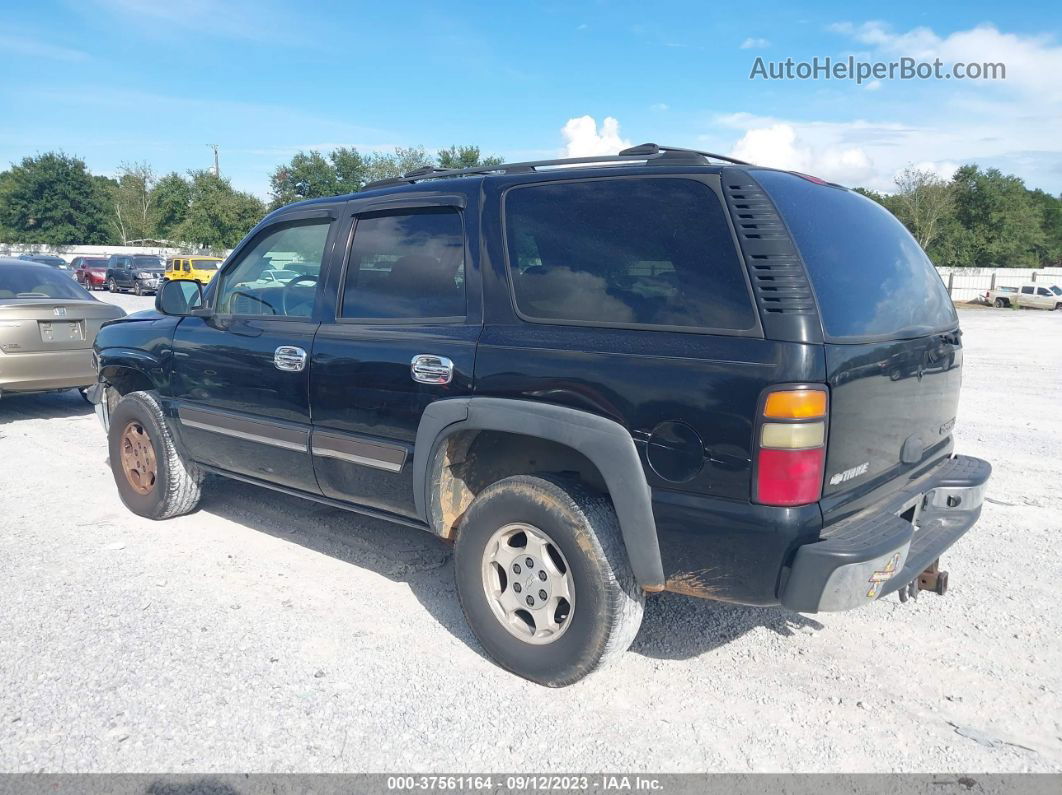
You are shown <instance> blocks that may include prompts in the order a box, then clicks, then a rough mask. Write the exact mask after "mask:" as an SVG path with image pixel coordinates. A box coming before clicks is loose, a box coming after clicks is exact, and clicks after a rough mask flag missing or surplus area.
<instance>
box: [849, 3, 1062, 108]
mask: <svg viewBox="0 0 1062 795" xmlns="http://www.w3.org/2000/svg"><path fill="white" fill-rule="evenodd" d="M829 30H830V31H832V32H834V33H839V34H841V35H842V36H846V37H848V38H851V39H854V40H855V41H857V42H859V43H860V44H864V45H867V46H869V47H870V48H872V50H873V52H874V54H875V55H878V56H887V57H890V58H900V57H904V56H908V57H911V58H915V59H918V60H920V61H933V60H934V59H935V58H939V59H940V60H941V61H942V62H943V63H944V64H947V65H951V64H955V63H964V64H975V63H976V64H983V63H1002V64H1004V65H1005V66H1006V80H999V81H996V80H963V81H961V82H962V85H964V86H971V87H974V86H996V87H999V88H1003V89H1004V90H1007V89H1013V90H1017V91H1020V92H1023V93H1026V94H1036V95H1038V96H1040V97H1041V98H1049V99H1054V100H1059V99H1062V85H1060V84H1059V80H1058V75H1059V74H1062V46H1059V45H1058V44H1056V43H1055V42H1054V41H1053V40H1052V38H1051V37H1050V36H1046V35H1040V36H1023V35H1019V34H1016V33H1004V32H1002V31H1000V30H999V29H998V28H996V27H995V26H994V25H978V26H977V27H975V28H971V29H969V30H958V31H955V32H954V33H950V34H948V35H946V36H941V35H939V34H937V33H936V32H934V31H933V30H931V29H930V28H926V27H918V28H912V29H911V30H908V31H906V32H896V31H894V30H893V29H892V28H891V27H890V26H889V25H887V24H885V23H884V22H864V23H863V24H861V25H855V24H853V23H851V22H837V23H834V24H832V25H830V26H829ZM952 82H955V81H952Z"/></svg>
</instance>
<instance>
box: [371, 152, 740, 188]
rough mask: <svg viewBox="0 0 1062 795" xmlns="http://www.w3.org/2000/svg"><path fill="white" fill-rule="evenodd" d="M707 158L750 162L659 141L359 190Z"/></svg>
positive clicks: (392, 180) (425, 171) (428, 169)
mask: <svg viewBox="0 0 1062 795" xmlns="http://www.w3.org/2000/svg"><path fill="white" fill-rule="evenodd" d="M709 160H721V161H723V162H724V163H734V164H736V165H739V166H748V165H751V164H750V163H747V162H745V161H744V160H738V159H736V158H733V157H727V156H726V155H717V154H715V153H714V152H702V151H701V150H699V149H684V148H682V147H679V146H660V145H659V144H653V143H646V144H639V145H638V146H632V147H630V148H629V149H624V150H623V151H621V152H620V153H619V154H618V155H598V156H596V157H565V158H560V159H558V160H529V161H527V162H524V163H501V164H499V165H497V166H474V167H472V168H435V167H434V166H423V167H422V168H418V169H415V170H413V171H410V172H407V173H406V174H403V175H402V176H401V177H389V178H387V179H380V180H376V181H375V182H370V183H368V184H367V185H365V187H364V188H362V190H372V189H373V188H384V187H388V186H391V185H412V184H414V183H416V182H421V181H423V180H429V179H442V178H444V177H468V176H473V175H477V174H527V173H531V172H535V171H538V170H539V169H550V168H563V167H565V166H577V165H582V164H589V163H631V162H644V163H646V164H649V163H654V164H657V165H661V166H670V165H708V161H709Z"/></svg>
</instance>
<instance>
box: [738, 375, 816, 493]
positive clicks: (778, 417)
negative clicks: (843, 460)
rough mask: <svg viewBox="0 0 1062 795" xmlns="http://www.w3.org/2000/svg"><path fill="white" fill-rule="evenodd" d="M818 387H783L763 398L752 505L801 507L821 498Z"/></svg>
mask: <svg viewBox="0 0 1062 795" xmlns="http://www.w3.org/2000/svg"><path fill="white" fill-rule="evenodd" d="M828 415H829V395H828V394H827V392H826V389H825V388H824V387H819V386H801V387H787V388H786V389H779V390H776V391H773V392H768V393H767V396H766V398H765V399H764V401H763V409H762V412H761V416H760V418H759V422H758V424H757V427H756V446H755V449H756V478H755V486H754V492H753V500H754V501H755V502H758V503H761V504H763V505H778V506H792V505H806V504H808V503H812V502H817V501H818V499H819V497H821V496H822V473H823V468H824V467H825V465H826V418H827V416H828Z"/></svg>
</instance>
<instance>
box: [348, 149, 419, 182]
mask: <svg viewBox="0 0 1062 795" xmlns="http://www.w3.org/2000/svg"><path fill="white" fill-rule="evenodd" d="M433 165H434V162H433V161H432V159H431V158H430V157H428V154H427V152H425V151H424V147H423V146H405V147H403V146H398V147H395V151H394V154H384V153H382V152H378V153H375V154H372V155H369V157H368V159H367V168H366V169H365V181H366V182H375V181H376V180H380V179H393V178H395V177H401V176H404V175H406V174H408V173H409V172H410V171H416V170H417V169H418V168H426V167H431V166H433Z"/></svg>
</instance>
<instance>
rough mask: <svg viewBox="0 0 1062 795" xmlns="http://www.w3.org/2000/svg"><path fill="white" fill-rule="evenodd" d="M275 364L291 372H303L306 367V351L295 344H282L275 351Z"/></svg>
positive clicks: (279, 368)
mask: <svg viewBox="0 0 1062 795" xmlns="http://www.w3.org/2000/svg"><path fill="white" fill-rule="evenodd" d="M273 366H274V367H276V368H277V369H278V370H284V371H285V372H289V373H301V372H302V371H303V370H305V369H306V351H304V350H303V349H302V348H299V347H296V346H295V345H281V346H280V347H279V348H277V349H276V351H275V352H274V353H273Z"/></svg>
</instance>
